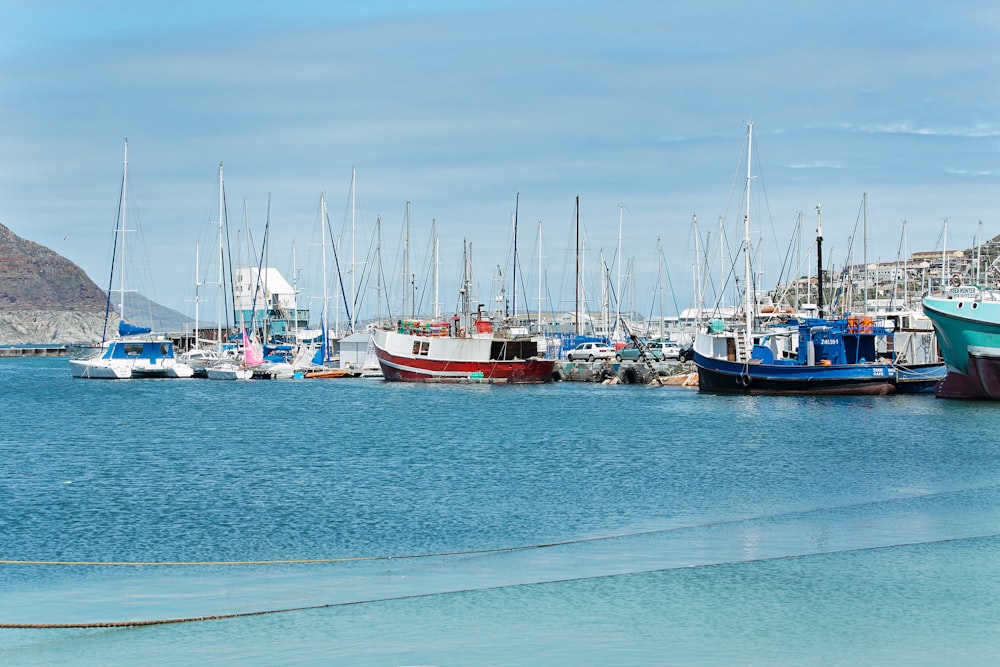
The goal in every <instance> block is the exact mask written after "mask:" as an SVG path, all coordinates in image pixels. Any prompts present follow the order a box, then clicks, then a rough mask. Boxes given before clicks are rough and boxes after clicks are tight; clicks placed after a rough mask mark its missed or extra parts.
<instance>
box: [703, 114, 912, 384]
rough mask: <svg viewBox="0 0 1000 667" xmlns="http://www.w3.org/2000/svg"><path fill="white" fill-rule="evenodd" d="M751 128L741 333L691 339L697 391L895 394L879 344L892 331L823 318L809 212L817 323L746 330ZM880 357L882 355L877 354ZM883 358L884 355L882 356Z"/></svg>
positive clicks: (708, 333)
mask: <svg viewBox="0 0 1000 667" xmlns="http://www.w3.org/2000/svg"><path fill="white" fill-rule="evenodd" d="M752 148H753V123H750V124H749V125H748V126H747V172H746V174H747V176H746V210H745V213H744V217H743V247H742V252H743V257H744V278H745V283H744V299H743V315H744V317H743V322H742V328H739V329H736V330H726V329H725V327H724V325H723V322H722V321H721V320H713V321H711V322H709V324H708V327H707V329H706V330H705V331H704V332H701V333H699V334H698V335H697V337H696V339H695V344H694V362H695V365H696V366H697V368H698V387H699V389H700V390H701V391H705V392H718V393H744V394H848V395H851V394H873V395H884V394H890V393H893V392H895V391H896V367H895V366H894V365H893V363H892V359H891V358H887V357H886V356H885V354H886V353H887V351H886V352H883V351H880V350H882V349H884V344H883V345H880V343H879V341H880V340H883V341H884V340H885V339H886V338H887V337H891V335H892V331H891V329H890V328H888V327H886V326H885V325H884V324H883V323H882V322H881V321H876V320H875V319H874V318H872V317H869V316H847V317H845V318H842V319H827V318H825V317H823V313H824V311H823V283H822V280H823V251H822V247H823V245H822V243H823V223H822V216H821V214H820V211H819V207H818V206H817V207H816V208H817V231H816V244H817V252H816V254H817V269H818V271H817V274H818V288H819V290H818V291H819V297H818V300H817V306H818V308H817V312H818V314H819V317H806V318H802V319H800V320H795V319H793V320H789V322H788V323H787V324H785V325H780V326H775V327H772V328H769V329H767V330H764V331H761V332H755V331H754V328H753V327H754V311H753V307H754V299H753V293H754V290H753V273H752V267H751V262H750V183H751V177H752V173H751V155H752ZM885 349H886V350H887V348H885ZM890 355H891V353H890Z"/></svg>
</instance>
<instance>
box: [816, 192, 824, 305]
mask: <svg viewBox="0 0 1000 667" xmlns="http://www.w3.org/2000/svg"><path fill="white" fill-rule="evenodd" d="M816 312H817V314H818V315H819V316H820V317H823V214H822V212H821V211H820V207H819V204H816Z"/></svg>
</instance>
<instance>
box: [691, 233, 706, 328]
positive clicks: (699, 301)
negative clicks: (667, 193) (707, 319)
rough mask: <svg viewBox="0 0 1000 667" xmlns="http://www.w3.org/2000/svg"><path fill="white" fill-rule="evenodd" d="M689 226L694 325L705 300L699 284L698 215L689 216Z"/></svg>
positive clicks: (699, 237)
mask: <svg viewBox="0 0 1000 667" xmlns="http://www.w3.org/2000/svg"><path fill="white" fill-rule="evenodd" d="M691 227H692V228H693V230H694V307H695V317H696V320H695V326H696V327H700V326H701V311H702V306H703V305H704V302H705V295H704V294H703V293H702V285H701V247H700V243H701V235H700V232H699V231H698V215H697V214H693V215H692V216H691Z"/></svg>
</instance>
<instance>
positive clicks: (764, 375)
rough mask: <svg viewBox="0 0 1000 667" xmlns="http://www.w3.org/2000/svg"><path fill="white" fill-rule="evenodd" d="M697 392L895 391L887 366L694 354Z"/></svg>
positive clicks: (851, 393)
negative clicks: (789, 363) (799, 363)
mask: <svg viewBox="0 0 1000 667" xmlns="http://www.w3.org/2000/svg"><path fill="white" fill-rule="evenodd" d="M694 362H695V365H696V366H697V367H698V389H699V390H701V391H704V392H709V393H720V394H775V395H781V394H787V395H844V396H884V395H886V394H891V393H893V392H895V391H896V386H895V384H894V381H893V380H894V377H895V374H894V371H893V368H892V366H891V365H888V364H863V365H862V364H850V365H846V366H844V365H841V366H808V367H803V366H779V365H771V364H754V363H752V364H742V363H736V362H730V361H722V360H718V359H710V358H708V357H705V356H702V355H700V354H698V352H697V351H695V356H694Z"/></svg>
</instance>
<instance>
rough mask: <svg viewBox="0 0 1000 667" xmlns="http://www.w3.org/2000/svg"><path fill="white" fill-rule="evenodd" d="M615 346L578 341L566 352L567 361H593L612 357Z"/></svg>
mask: <svg viewBox="0 0 1000 667" xmlns="http://www.w3.org/2000/svg"><path fill="white" fill-rule="evenodd" d="M614 357H615V348H613V347H611V346H610V345H606V344H604V343H580V344H579V345H577V346H576V347H574V348H573V349H572V350H570V351H569V352H567V353H566V359H568V360H569V361H580V360H584V361H594V360H595V359H614Z"/></svg>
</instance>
